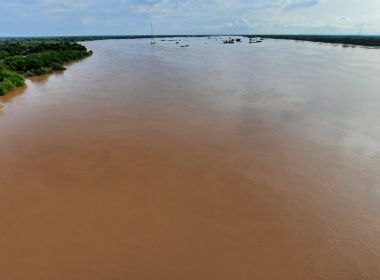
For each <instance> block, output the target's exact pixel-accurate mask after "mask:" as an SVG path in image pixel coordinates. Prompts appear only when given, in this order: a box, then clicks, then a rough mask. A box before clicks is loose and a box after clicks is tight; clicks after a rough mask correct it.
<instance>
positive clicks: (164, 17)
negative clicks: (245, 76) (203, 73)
mask: <svg viewBox="0 0 380 280" xmlns="http://www.w3.org/2000/svg"><path fill="white" fill-rule="evenodd" d="M363 2H364V1H359V0H347V1H343V0H334V1H333V0H252V1H251V0H208V1H202V0H186V1H177V0H109V1H106V0H82V1H78V0H68V1H58V0H13V1H7V2H3V1H0V26H3V28H0V37H24V36H86V35H100V36H104V35H111V36H112V35H116V34H123V35H124V34H128V35H130V36H134V35H149V34H150V23H151V22H153V24H154V28H155V33H156V34H162V35H207V34H221V35H223V34H308V35H309V34H315V35H319V34H326V35H358V34H363V35H379V34H380V2H379V1H377V0H366V1H365V3H363ZM128 35H125V36H128Z"/></svg>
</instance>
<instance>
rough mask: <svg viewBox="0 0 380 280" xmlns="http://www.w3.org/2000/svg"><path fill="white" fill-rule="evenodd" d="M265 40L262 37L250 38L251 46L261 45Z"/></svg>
mask: <svg viewBox="0 0 380 280" xmlns="http://www.w3.org/2000/svg"><path fill="white" fill-rule="evenodd" d="M262 41H263V40H262V39H261V38H260V37H254V38H249V43H250V44H256V43H261V42H262Z"/></svg>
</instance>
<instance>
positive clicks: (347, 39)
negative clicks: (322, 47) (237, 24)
mask: <svg viewBox="0 0 380 280" xmlns="http://www.w3.org/2000/svg"><path fill="white" fill-rule="evenodd" d="M256 36H260V37H262V38H271V39H286V40H296V41H311V42H320V43H332V44H342V45H358V46H367V47H380V36H353V35H352V36H350V35H255V36H248V37H256Z"/></svg>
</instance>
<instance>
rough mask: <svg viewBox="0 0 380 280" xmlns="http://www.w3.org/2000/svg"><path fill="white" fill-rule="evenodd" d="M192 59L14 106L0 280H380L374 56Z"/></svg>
mask: <svg viewBox="0 0 380 280" xmlns="http://www.w3.org/2000/svg"><path fill="white" fill-rule="evenodd" d="M183 42H184V43H185V44H189V45H190V47H189V48H179V47H178V46H176V45H175V44H174V42H166V41H165V42H158V44H157V45H155V46H151V45H150V44H149V40H119V41H117V40H115V41H114V40H109V41H94V42H87V43H85V44H86V46H87V47H89V48H90V49H93V50H94V51H95V53H94V55H93V56H92V57H90V58H88V59H86V60H84V61H82V62H80V63H77V64H73V65H70V66H69V67H68V70H67V71H65V72H64V73H63V74H61V75H52V76H50V77H49V79H47V80H44V81H43V82H42V83H41V82H36V81H28V87H27V89H25V90H24V91H25V92H24V94H22V95H18V96H17V97H16V98H12V99H11V100H10V101H9V102H8V103H7V106H6V107H5V109H3V110H2V114H1V115H0V147H1V155H0V178H1V181H0V278H1V279H3V278H4V279H18V280H23V279H39V280H41V279H57V280H60V279H91V280H94V279H95V280H96V279H218V280H219V279H342V280H343V279H344V280H346V279H379V278H380V268H379V266H378V261H379V259H380V239H379V236H380V214H379V213H380V211H379V210H380V204H379V201H380V191H379V190H380V172H379V170H380V125H379V119H380V110H379V108H380V95H379V94H378V92H379V90H378V89H379V88H380V79H379V78H378V74H379V73H380V55H379V50H371V49H365V48H342V47H336V46H332V45H327V44H315V43H306V42H298V43H296V42H292V41H281V40H265V41H264V42H263V43H261V44H257V45H254V46H253V45H249V44H248V43H247V42H246V41H245V42H243V43H241V44H234V45H223V44H221V43H220V42H216V41H213V40H207V39H205V38H202V39H186V40H183ZM205 42H207V43H208V44H205Z"/></svg>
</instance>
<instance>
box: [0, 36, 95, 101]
mask: <svg viewBox="0 0 380 280" xmlns="http://www.w3.org/2000/svg"><path fill="white" fill-rule="evenodd" d="M92 54H93V51H91V50H90V51H89V50H87V48H86V47H85V46H83V45H82V44H79V43H77V42H69V41H57V40H47V39H44V40H37V41H30V40H26V39H25V40H16V41H15V40H2V41H1V40H0V96H5V95H7V94H9V92H10V91H12V90H13V89H15V88H18V87H20V86H23V85H25V79H26V78H32V77H38V76H42V75H45V74H51V73H54V72H59V71H64V70H66V68H65V65H67V64H70V63H73V62H76V61H80V60H82V59H85V58H87V57H89V56H91V55H92Z"/></svg>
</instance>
